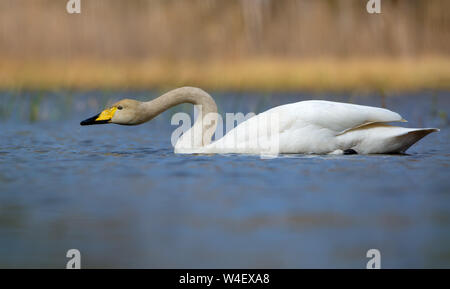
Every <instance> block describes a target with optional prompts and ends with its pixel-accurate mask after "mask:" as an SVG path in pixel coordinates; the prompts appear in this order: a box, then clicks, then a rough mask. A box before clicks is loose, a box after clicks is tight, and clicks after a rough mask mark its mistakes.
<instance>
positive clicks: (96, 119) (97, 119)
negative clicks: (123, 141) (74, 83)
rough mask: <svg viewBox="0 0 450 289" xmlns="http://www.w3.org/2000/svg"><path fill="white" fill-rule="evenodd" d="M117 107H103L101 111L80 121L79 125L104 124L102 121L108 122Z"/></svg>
mask: <svg viewBox="0 0 450 289" xmlns="http://www.w3.org/2000/svg"><path fill="white" fill-rule="evenodd" d="M116 110H117V107H111V108H109V109H105V110H104V111H102V112H101V113H99V114H97V115H94V116H93V117H91V118H88V119H85V120H83V121H82V122H80V125H93V124H104V123H110V122H111V119H112V118H113V116H114V113H115V112H116Z"/></svg>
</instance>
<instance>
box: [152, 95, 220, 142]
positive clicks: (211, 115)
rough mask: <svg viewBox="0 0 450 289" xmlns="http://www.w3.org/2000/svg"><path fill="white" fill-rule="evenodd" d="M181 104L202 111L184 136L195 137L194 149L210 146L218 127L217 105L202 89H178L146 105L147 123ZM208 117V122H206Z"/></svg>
mask: <svg viewBox="0 0 450 289" xmlns="http://www.w3.org/2000/svg"><path fill="white" fill-rule="evenodd" d="M181 103H191V104H193V105H195V106H196V107H197V108H199V109H200V111H199V112H198V113H199V114H198V116H199V117H198V118H197V120H196V121H195V123H194V125H193V126H192V128H191V129H190V130H189V131H187V132H186V133H185V134H184V135H190V136H195V137H194V140H193V141H192V142H191V144H192V146H193V147H196V146H205V145H207V144H209V143H210V142H211V138H212V135H213V134H214V131H215V129H216V126H217V105H216V102H215V101H214V99H213V98H212V97H211V96H210V95H209V94H208V93H206V92H205V91H203V90H202V89H200V88H196V87H181V88H177V89H174V90H171V91H169V92H167V93H165V94H163V95H161V96H160V97H158V98H156V99H153V100H151V101H149V102H146V103H144V107H145V110H146V115H147V116H148V119H147V121H148V120H150V119H152V118H154V117H156V116H157V115H159V114H160V113H162V112H164V111H166V110H168V109H169V108H171V107H173V106H176V105H178V104H181ZM207 116H208V120H205V117H207ZM188 132H189V133H188Z"/></svg>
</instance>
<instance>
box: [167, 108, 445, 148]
mask: <svg viewBox="0 0 450 289" xmlns="http://www.w3.org/2000/svg"><path fill="white" fill-rule="evenodd" d="M275 122H277V123H275ZM389 122H405V120H404V119H403V118H402V117H401V116H400V115H399V114H398V113H396V112H393V111H390V110H387V109H383V108H377V107H370V106H363V105H355V104H347V103H339V102H331V101H318V100H309V101H301V102H297V103H291V104H286V105H281V106H278V107H275V108H272V109H270V110H267V111H265V112H263V113H260V114H258V115H256V116H254V117H252V118H250V119H248V120H246V121H244V122H242V123H241V124H239V125H238V126H237V127H236V128H234V129H232V130H231V131H229V132H228V133H227V134H226V135H225V136H224V137H223V138H221V139H219V140H217V141H215V142H213V143H211V144H209V145H206V146H204V147H200V148H188V147H184V148H183V147H182V145H181V143H182V142H180V145H179V144H177V145H176V146H175V152H177V153H248V154H259V153H264V152H265V151H266V150H270V149H271V148H269V146H270V145H275V146H276V148H275V150H273V148H272V150H271V153H274V152H275V153H281V154H283V153H284V154H285V153H306V154H342V153H344V151H345V150H348V149H352V150H354V151H355V152H357V153H360V154H382V153H403V152H405V151H406V150H407V149H408V148H409V147H410V146H411V145H412V144H414V143H415V142H417V141H418V140H419V139H421V138H422V137H424V136H426V135H427V134H429V133H431V132H433V131H438V129H434V128H404V127H396V126H391V125H387V124H386V123H389Z"/></svg>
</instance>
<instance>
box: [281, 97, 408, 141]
mask: <svg viewBox="0 0 450 289" xmlns="http://www.w3.org/2000/svg"><path fill="white" fill-rule="evenodd" d="M288 106H291V107H289V108H288V110H289V112H288V113H289V115H291V116H292V118H293V119H295V120H296V122H297V121H299V120H300V122H303V123H308V124H311V125H315V126H317V127H320V128H326V129H329V130H332V131H334V132H336V133H337V134H342V133H345V132H346V131H348V130H351V129H355V128H358V127H361V126H364V125H368V124H370V123H385V122H394V121H405V120H404V119H403V118H402V117H401V116H400V115H399V114H398V113H396V112H393V111H390V110H388V109H384V108H378V107H371V106H364V105H356V104H349V103H339V102H331V101H320V100H311V101H302V102H298V103H294V104H290V105H288ZM293 114H295V116H294V115H293ZM294 125H295V124H294Z"/></svg>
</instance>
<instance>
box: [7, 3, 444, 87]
mask: <svg viewBox="0 0 450 289" xmlns="http://www.w3.org/2000/svg"><path fill="white" fill-rule="evenodd" d="M66 3H67V1H62V0H33V1H28V0H1V1H0V88H2V89H10V88H28V89H52V88H60V87H65V88H77V89H95V88H100V89H110V88H111V89H113V88H114V89H116V88H121V89H127V88H137V89H140V88H165V87H173V86H179V85H198V86H202V87H205V88H208V89H242V90H247V89H258V90H280V89H281V90H380V89H386V90H418V89H428V88H432V89H448V88H449V86H450V84H449V83H450V81H449V79H450V73H449V71H450V14H449V13H448V11H450V1H445V0H433V1H426V0H416V1H409V0H382V1H381V3H382V13H381V14H377V15H375V14H368V13H367V11H366V3H367V1H365V0H335V1H329V0H314V1H313V0H277V1H275V0H245V1H244V0H241V1H239V0H228V1H220V0H191V1H176V0H165V1H163V0H134V1H126V0H95V1H94V0H82V1H81V5H82V13H81V14H79V15H70V14H68V13H67V12H66V9H65V5H66Z"/></svg>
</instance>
